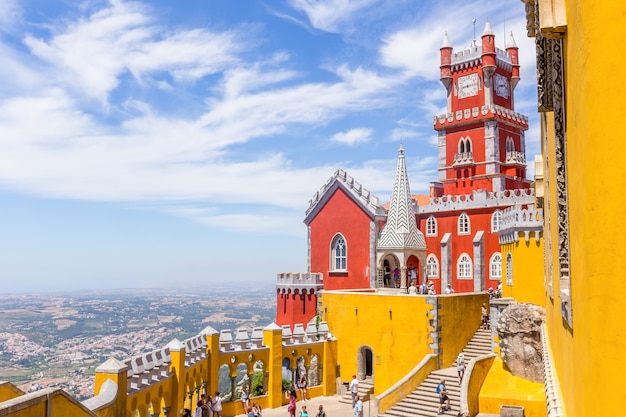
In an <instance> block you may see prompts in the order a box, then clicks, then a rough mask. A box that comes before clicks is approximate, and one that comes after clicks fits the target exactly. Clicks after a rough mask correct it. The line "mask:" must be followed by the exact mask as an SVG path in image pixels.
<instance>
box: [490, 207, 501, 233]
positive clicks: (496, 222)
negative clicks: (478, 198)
mask: <svg viewBox="0 0 626 417" xmlns="http://www.w3.org/2000/svg"><path fill="white" fill-rule="evenodd" d="M501 225H502V210H496V211H494V212H493V214H492V215H491V232H492V233H496V232H498V231H499V230H500V226H501Z"/></svg>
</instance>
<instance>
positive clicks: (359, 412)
mask: <svg viewBox="0 0 626 417" xmlns="http://www.w3.org/2000/svg"><path fill="white" fill-rule="evenodd" d="M354 417H363V401H361V399H360V398H359V396H358V395H357V396H356V403H355V404H354Z"/></svg>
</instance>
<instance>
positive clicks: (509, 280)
mask: <svg viewBox="0 0 626 417" xmlns="http://www.w3.org/2000/svg"><path fill="white" fill-rule="evenodd" d="M506 285H508V286H509V287H510V286H512V285H513V255H511V253H510V252H509V253H507V254H506Z"/></svg>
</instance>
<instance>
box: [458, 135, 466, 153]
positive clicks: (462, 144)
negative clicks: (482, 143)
mask: <svg viewBox="0 0 626 417" xmlns="http://www.w3.org/2000/svg"><path fill="white" fill-rule="evenodd" d="M459 153H465V141H464V140H463V138H461V140H460V141H459Z"/></svg>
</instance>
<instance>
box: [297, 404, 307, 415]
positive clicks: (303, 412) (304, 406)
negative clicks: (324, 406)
mask: <svg viewBox="0 0 626 417" xmlns="http://www.w3.org/2000/svg"><path fill="white" fill-rule="evenodd" d="M298 417H309V412H308V411H306V405H303V406H302V410H300V413H299V414H298Z"/></svg>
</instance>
